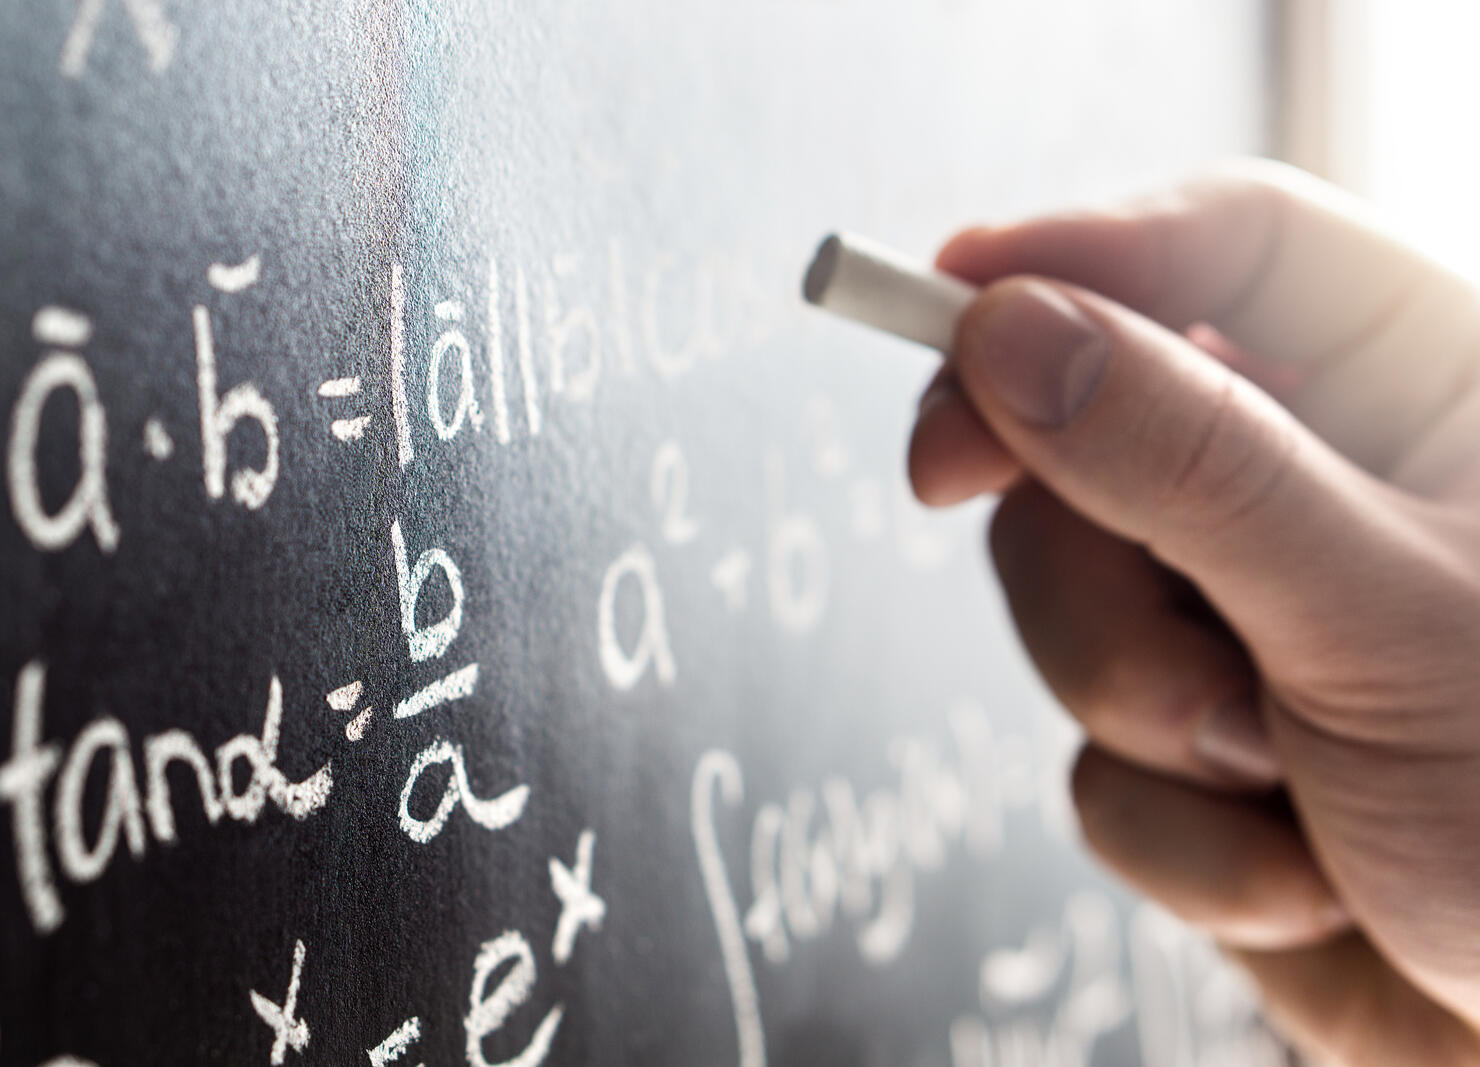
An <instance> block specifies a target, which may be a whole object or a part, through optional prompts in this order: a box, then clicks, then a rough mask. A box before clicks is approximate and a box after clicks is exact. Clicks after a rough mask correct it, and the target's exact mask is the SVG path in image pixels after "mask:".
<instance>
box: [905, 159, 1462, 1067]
mask: <svg viewBox="0 0 1480 1067" xmlns="http://www.w3.org/2000/svg"><path fill="white" fill-rule="evenodd" d="M938 263H939V265H940V267H941V268H942V269H944V270H946V271H949V272H951V273H953V274H957V275H959V276H961V277H963V278H965V279H966V280H968V281H971V282H973V283H975V284H978V285H982V286H985V288H984V290H983V292H982V294H981V296H980V297H979V299H978V300H977V301H976V303H975V304H974V305H973V306H972V307H971V308H970V309H969V310H968V312H967V313H966V314H965V316H963V319H962V321H961V323H960V327H959V330H958V334H957V343H956V348H955V351H954V353H953V354H952V355H951V356H950V357H949V358H948V360H947V362H946V364H945V366H944V367H943V368H942V372H941V374H940V375H939V376H938V377H937V379H936V381H935V382H934V383H933V384H932V386H931V387H930V388H929V389H928V390H927V391H926V395H925V396H924V397H923V398H922V402H921V411H920V415H919V421H918V424H917V425H916V427H915V431H914V437H913V441H912V443H911V449H910V474H911V478H912V480H913V482H914V485H915V490H916V492H917V494H918V495H919V496H920V498H921V499H922V500H924V501H925V502H926V503H930V504H948V503H954V502H957V501H959V500H963V499H966V498H967V497H971V496H975V495H977V494H979V493H983V492H995V491H1004V490H1005V497H1004V499H1003V500H1002V502H1001V504H1000V506H999V507H998V509H997V511H996V513H995V515H994V518H993V521H992V530H991V546H992V555H993V558H994V560H995V562H996V566H997V570H998V573H999V575H1000V577H1001V581H1002V584H1003V586H1004V588H1005V590H1006V594H1007V599H1008V602H1009V604H1010V606H1011V608H1012V612H1013V615H1014V617H1015V619H1016V622H1017V626H1018V629H1019V631H1020V633H1021V636H1022V639H1023V642H1024V644H1025V645H1026V647H1027V649H1028V651H1029V653H1030V655H1031V656H1032V658H1033V660H1034V661H1035V663H1036V664H1037V666H1038V668H1039V669H1040V671H1041V672H1042V673H1043V675H1044V677H1045V679H1046V680H1047V682H1048V684H1049V686H1050V687H1051V688H1052V689H1053V690H1054V692H1055V694H1056V695H1057V696H1058V697H1059V699H1060V700H1062V702H1063V703H1064V704H1065V706H1066V707H1067V708H1068V709H1069V710H1070V711H1071V712H1072V713H1073V714H1074V715H1075V716H1076V717H1077V718H1078V719H1079V721H1080V722H1081V723H1082V724H1083V726H1084V728H1085V730H1086V732H1087V734H1088V741H1087V743H1086V746H1085V749H1084V751H1083V753H1082V754H1081V756H1080V759H1079V762H1078V765H1077V766H1076V768H1075V772H1074V783H1073V785H1074V798H1075V805H1076V807H1077V809H1078V811H1079V814H1080V819H1081V822H1082V824H1083V829H1084V833H1085V836H1086V838H1087V840H1088V842H1089V844H1090V845H1091V847H1092V848H1094V850H1095V851H1096V852H1097V853H1098V854H1099V855H1100V856H1101V858H1102V859H1104V860H1105V861H1106V862H1107V863H1108V864H1109V865H1110V866H1111V867H1112V868H1114V869H1115V870H1116V871H1118V872H1119V873H1120V874H1121V875H1122V876H1124V877H1125V878H1126V879H1127V880H1129V881H1130V882H1131V883H1133V884H1134V885H1135V886H1137V887H1138V888H1139V889H1141V890H1142V891H1144V892H1146V893H1148V894H1149V895H1151V896H1153V897H1155V898H1158V899H1159V900H1160V901H1161V902H1162V903H1163V904H1165V905H1166V906H1167V907H1169V908H1170V909H1171V910H1172V911H1174V912H1176V913H1177V914H1179V915H1180V916H1182V917H1183V918H1184V919H1186V920H1188V921H1189V922H1191V923H1193V924H1196V925H1199V926H1201V927H1203V928H1205V929H1207V930H1208V931H1210V932H1211V934H1212V935H1213V936H1214V937H1215V938H1217V939H1218V940H1219V942H1220V943H1221V944H1222V945H1223V946H1224V947H1225V949H1226V950H1227V951H1228V952H1229V953H1230V954H1231V955H1232V956H1233V957H1235V958H1236V959H1237V960H1239V961H1240V962H1241V963H1242V964H1243V965H1244V966H1245V967H1246V968H1247V970H1248V971H1249V973H1250V974H1251V975H1252V977H1253V979H1254V981H1255V982H1256V984H1257V985H1258V986H1259V987H1260V989H1261V991H1262V993H1263V995H1264V997H1265V999H1266V1002H1267V1004H1268V1007H1269V1010H1270V1013H1271V1015H1272V1017H1273V1018H1274V1019H1275V1021H1276V1022H1277V1023H1278V1024H1280V1025H1281V1026H1282V1028H1283V1029H1284V1030H1285V1031H1286V1032H1287V1033H1288V1034H1289V1035H1290V1036H1291V1037H1292V1039H1293V1040H1295V1041H1296V1043H1297V1044H1299V1045H1301V1046H1303V1047H1304V1048H1305V1049H1306V1050H1308V1051H1311V1052H1314V1053H1318V1054H1322V1055H1325V1056H1328V1057H1331V1058H1333V1059H1335V1060H1336V1061H1337V1062H1339V1063H1341V1064H1345V1065H1347V1067H1368V1065H1372V1067H1379V1065H1380V1067H1391V1065H1394V1064H1471V1063H1475V1064H1480V1036H1477V1034H1480V293H1477V291H1476V290H1475V289H1474V288H1473V287H1471V286H1470V285H1469V284H1468V283H1466V282H1464V281H1463V280H1462V279H1459V278H1458V277H1455V276H1453V275H1451V274H1448V273H1446V272H1445V271H1443V270H1441V269H1440V268H1438V267H1437V266H1435V265H1433V264H1432V263H1430V262H1428V261H1426V260H1424V259H1422V258H1421V257H1420V256H1418V255H1417V254H1415V253H1414V252H1412V251H1411V250H1409V249H1407V248H1405V247H1403V246H1402V245H1401V244H1399V243H1397V242H1395V241H1394V240H1392V239H1391V238H1389V237H1386V236H1384V235H1382V234H1381V233H1379V232H1378V231H1377V230H1376V229H1374V228H1372V227H1370V226H1368V225H1367V224H1366V223H1364V222H1363V221H1361V219H1360V209H1359V207H1358V206H1357V205H1355V204H1354V203H1352V202H1350V201H1348V200H1347V199H1345V198H1344V197H1343V196H1342V195H1341V194H1339V193H1337V192H1335V191H1334V190H1332V189H1330V188H1328V187H1326V186H1324V185H1322V184H1321V183H1319V182H1317V181H1315V180H1314V179H1311V178H1309V177H1307V176H1305V175H1301V174H1299V173H1298V172H1294V171H1290V170H1288V169H1285V168H1281V167H1277V166H1275V165H1267V164H1253V165H1250V166H1249V167H1246V168H1243V169H1241V170H1239V171H1237V172H1232V173H1230V174H1227V175H1224V176H1221V177H1219V178H1216V179H1212V180H1209V181H1205V182H1201V183H1198V184H1195V185H1190V186H1187V187H1185V188H1182V189H1179V190H1176V191H1173V192H1171V193H1169V194H1166V195H1164V196H1160V197H1157V198H1154V199H1149V200H1145V201H1141V202H1138V203H1134V204H1131V205H1129V206H1126V207H1124V208H1121V209H1117V210H1113V211H1103V212H1087V213H1081V214H1073V215H1064V216H1058V217H1051V218H1044V219H1039V220H1035V221H1029V222H1026V223H1021V224H1017V225H1013V226H1009V227H1005V228H999V229H977V230H970V231H967V232H965V233H962V234H960V235H959V236H957V237H956V238H955V239H954V240H952V241H951V242H950V243H949V244H948V245H947V246H946V247H945V249H944V250H943V251H942V252H941V254H940V257H939V260H938ZM1208 327H1212V329H1211V330H1210V329H1208ZM1189 337H1190V338H1192V339H1189ZM1194 341H1197V342H1200V343H1194ZM1256 383H1257V384H1256ZM1281 788H1282V789H1283V793H1280V792H1278V790H1280V789H1281Z"/></svg>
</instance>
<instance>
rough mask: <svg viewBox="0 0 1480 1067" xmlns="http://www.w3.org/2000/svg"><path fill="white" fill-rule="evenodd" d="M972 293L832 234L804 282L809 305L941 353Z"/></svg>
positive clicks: (868, 244)
mask: <svg viewBox="0 0 1480 1067" xmlns="http://www.w3.org/2000/svg"><path fill="white" fill-rule="evenodd" d="M976 293H977V291H976V289H974V288H973V287H971V286H970V285H967V284H966V283H965V282H963V281H961V280H960V279H959V278H953V277H951V276H950V275H948V274H942V273H941V272H940V271H937V270H933V269H931V268H930V267H927V266H925V265H924V264H922V263H917V262H915V261H913V260H911V259H909V258H907V257H905V256H902V255H900V254H899V253H898V252H895V251H893V250H892V249H889V248H885V247H884V246H883V245H879V244H876V243H874V242H873V241H870V240H868V239H867V238H863V237H857V236H855V235H853V234H836V233H835V234H832V235H830V236H828V237H827V238H826V239H824V240H823V242H822V244H820V245H819V246H818V247H817V255H816V256H815V257H813V259H812V265H811V266H810V267H808V268H807V276H806V279H805V280H804V281H803V283H802V295H803V296H804V297H806V299H807V302H808V303H811V304H816V305H817V306H818V307H820V308H826V309H827V310H828V311H831V312H833V313H834V314H836V315H842V316H843V317H844V318H849V319H852V320H854V321H855V322H861V323H863V324H864V325H865V326H873V327H875V328H877V329H880V330H884V331H886V332H888V333H892V334H895V335H896V336H899V337H903V338H904V339H905V340H907V341H916V342H918V343H919V344H922V345H925V346H926V347H927V348H934V349H937V350H939V351H941V352H948V351H950V349H951V346H952V345H953V344H954V343H955V337H956V320H957V319H959V318H960V317H961V313H962V312H963V311H965V310H966V306H967V305H968V304H970V303H971V301H972V300H974V299H975V298H976Z"/></svg>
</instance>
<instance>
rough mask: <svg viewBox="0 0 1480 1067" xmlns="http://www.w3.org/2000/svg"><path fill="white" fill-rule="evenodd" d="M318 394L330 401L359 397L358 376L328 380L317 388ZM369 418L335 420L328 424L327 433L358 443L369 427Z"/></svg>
mask: <svg viewBox="0 0 1480 1067" xmlns="http://www.w3.org/2000/svg"><path fill="white" fill-rule="evenodd" d="M318 393H319V396H321V397H324V398H326V399H331V400H332V399H339V398H341V397H346V396H359V394H360V379H359V376H358V375H355V376H354V377H351V378H330V379H329V380H328V381H327V382H324V383H322V384H321V385H320V386H319V389H318ZM370 418H371V416H369V415H356V416H355V417H354V418H352V419H335V420H334V421H333V422H332V423H330V424H329V432H330V433H332V434H333V435H334V436H335V437H337V438H339V439H340V440H341V441H358V440H359V439H360V438H361V437H362V436H364V433H365V427H367V426H369V425H370Z"/></svg>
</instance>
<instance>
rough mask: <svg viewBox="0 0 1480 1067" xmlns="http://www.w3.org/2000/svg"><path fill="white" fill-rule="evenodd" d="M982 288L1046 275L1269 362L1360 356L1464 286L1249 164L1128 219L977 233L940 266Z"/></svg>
mask: <svg viewBox="0 0 1480 1067" xmlns="http://www.w3.org/2000/svg"><path fill="white" fill-rule="evenodd" d="M937 265H938V266H939V267H940V268H941V269H942V270H944V271H947V272H949V273H951V274H955V275H958V276H960V277H962V278H964V279H966V280H967V281H971V282H974V283H976V284H978V285H986V284H987V283H989V282H991V281H994V280H996V279H997V278H1002V277H1006V276H1008V275H1013V274H1039V275H1046V276H1048V277H1051V278H1057V279H1060V280H1063V281H1068V282H1072V283H1074V284H1076V285H1081V286H1084V287H1085V288H1088V289H1093V290H1095V291H1096V292H1099V293H1101V294H1103V295H1105V296H1108V297H1110V298H1111V299H1112V300H1115V301H1117V302H1119V303H1122V304H1125V305H1127V306H1129V307H1132V308H1134V309H1136V310H1137V311H1139V312H1141V313H1142V314H1144V315H1147V316H1149V317H1151V318H1154V319H1156V320H1157V321H1159V322H1161V323H1162V324H1163V325H1165V326H1167V327H1170V328H1171V329H1175V330H1179V331H1180V330H1185V329H1186V328H1187V327H1189V326H1191V325H1193V324H1195V323H1199V322H1204V323H1208V324H1210V325H1212V326H1214V327H1216V328H1217V329H1218V330H1219V331H1221V332H1222V333H1224V334H1225V335H1227V336H1228V337H1230V338H1231V339H1232V340H1233V341H1235V342H1236V343H1237V344H1239V345H1241V346H1243V347H1244V348H1247V349H1249V350H1250V351H1252V352H1254V353H1257V354H1258V355H1259V356H1261V357H1264V358H1266V359H1270V360H1278V361H1289V362H1313V361H1320V360H1321V359H1322V358H1323V357H1326V356H1328V355H1332V354H1336V353H1340V352H1342V351H1343V350H1346V349H1349V348H1353V347H1356V346H1358V343H1359V342H1360V341H1361V340H1362V339H1363V338H1364V337H1366V336H1367V335H1368V334H1370V333H1372V332H1373V331H1374V330H1377V329H1379V328H1380V327H1381V325H1382V324H1383V323H1384V322H1386V321H1387V320H1388V319H1389V318H1391V317H1392V316H1393V315H1394V314H1396V313H1397V312H1398V311H1399V310H1400V309H1401V307H1402V306H1403V304H1404V302H1405V301H1406V300H1407V299H1408V298H1409V297H1410V296H1411V295H1412V292H1413V290H1414V289H1415V288H1417V287H1420V286H1421V285H1422V284H1423V283H1424V281H1425V280H1426V279H1430V278H1434V279H1445V280H1450V281H1458V279H1454V278H1453V277H1452V276H1450V275H1448V274H1447V272H1445V271H1443V270H1442V269H1440V268H1439V267H1437V266H1436V265H1435V264H1433V263H1432V262H1431V261H1429V260H1427V259H1425V258H1424V257H1423V256H1421V255H1419V254H1417V253H1415V252H1414V251H1412V250H1411V249H1409V248H1408V247H1406V246H1405V245H1403V244H1402V243H1401V242H1399V241H1397V240H1395V239H1394V238H1393V237H1391V236H1389V235H1387V234H1385V233H1383V232H1382V231H1381V230H1380V229H1378V228H1377V227H1376V226H1375V225H1374V224H1373V223H1372V222H1371V221H1369V220H1368V219H1366V218H1364V210H1363V208H1362V206H1361V204H1360V203H1359V202H1358V201H1356V200H1355V199H1354V198H1351V197H1349V196H1347V195H1346V194H1344V193H1342V192H1340V191H1339V190H1337V189H1335V188H1334V187H1332V186H1329V185H1326V184H1325V183H1324V182H1321V181H1319V180H1317V179H1315V178H1312V177H1311V176H1309V175H1307V174H1304V173H1303V172H1301V171H1297V170H1295V169H1294V168H1291V167H1286V166H1283V165H1281V164H1276V163H1270V162H1267V161H1248V162H1245V163H1242V164H1240V165H1238V166H1237V167H1233V168H1229V169H1227V170H1226V171H1224V172H1223V173H1221V174H1219V175H1218V176H1215V177H1213V178H1208V179H1203V180H1200V181H1197V182H1193V183H1190V184H1187V185H1184V186H1181V187H1179V188H1177V189H1174V190H1172V191H1171V192H1168V193H1164V194H1160V195H1157V196H1154V197H1151V198H1148V199H1144V200H1140V201H1136V202H1133V203H1130V204H1128V205H1125V206H1123V207H1120V208H1115V209H1109V210H1100V211H1087V212H1076V213H1073V214H1065V215H1056V216H1048V217H1045V218H1039V219H1034V220H1030V221H1027V222H1022V223H1017V224H1014V225H1010V226H1006V227H1001V228H988V227H982V228H977V229H972V230H967V231H965V232H963V233H961V234H959V235H957V236H956V237H955V238H953V239H952V240H951V241H950V242H949V243H948V244H947V245H946V246H945V248H944V249H942V250H941V252H940V255H939V257H938V259H937Z"/></svg>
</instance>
